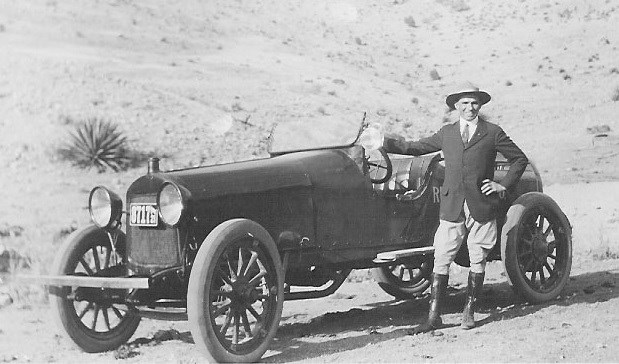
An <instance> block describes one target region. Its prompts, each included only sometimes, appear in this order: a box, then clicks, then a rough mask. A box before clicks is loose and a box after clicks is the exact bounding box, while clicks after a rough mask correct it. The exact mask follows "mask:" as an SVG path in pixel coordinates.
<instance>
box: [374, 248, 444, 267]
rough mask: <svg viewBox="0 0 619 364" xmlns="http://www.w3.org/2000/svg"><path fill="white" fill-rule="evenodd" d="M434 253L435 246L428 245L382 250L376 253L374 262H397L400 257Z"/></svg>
mask: <svg viewBox="0 0 619 364" xmlns="http://www.w3.org/2000/svg"><path fill="white" fill-rule="evenodd" d="M427 254H434V247H433V246H426V247H423V248H411V249H402V250H394V251H390V252H382V253H378V254H376V258H375V259H374V263H377V264H380V263H390V262H395V261H396V260H398V259H401V258H406V257H412V256H415V255H427Z"/></svg>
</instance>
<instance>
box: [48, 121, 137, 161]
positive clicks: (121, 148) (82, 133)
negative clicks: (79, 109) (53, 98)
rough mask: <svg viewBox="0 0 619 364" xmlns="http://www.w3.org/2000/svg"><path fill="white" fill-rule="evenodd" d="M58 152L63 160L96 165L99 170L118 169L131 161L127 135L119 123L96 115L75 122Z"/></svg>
mask: <svg viewBox="0 0 619 364" xmlns="http://www.w3.org/2000/svg"><path fill="white" fill-rule="evenodd" d="M59 152H60V155H61V157H62V158H63V159H64V160H68V161H70V162H72V163H73V164H75V165H78V166H80V167H82V168H89V169H90V168H92V167H96V168H97V170H98V171H99V172H103V171H105V170H106V169H108V168H109V169H112V170H114V171H118V170H121V169H124V168H126V167H127V166H128V165H129V163H130V157H129V148H128V147H127V138H126V137H125V136H124V135H123V133H122V131H120V130H118V125H116V124H115V123H113V122H111V121H106V120H101V119H99V118H89V119H88V120H86V121H85V122H83V123H80V124H78V125H77V126H76V128H75V131H74V132H73V133H69V140H68V141H67V142H66V143H65V144H64V145H63V146H62V147H60V149H59Z"/></svg>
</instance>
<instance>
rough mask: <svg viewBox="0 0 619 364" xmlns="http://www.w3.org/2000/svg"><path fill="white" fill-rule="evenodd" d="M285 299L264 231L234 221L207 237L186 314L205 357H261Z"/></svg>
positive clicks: (249, 359)
mask: <svg viewBox="0 0 619 364" xmlns="http://www.w3.org/2000/svg"><path fill="white" fill-rule="evenodd" d="M283 300H284V274H283V268H282V265H281V261H280V257H279V253H278V251H277V248H276V246H275V243H274V241H273V239H272V238H271V236H270V235H269V234H268V233H267V232H266V230H264V229H263V228H262V227H261V226H260V225H258V224H257V223H255V222H253V221H250V220H245V219H235V220H230V221H227V222H225V223H223V224H221V225H220V226H218V227H217V228H215V229H214V230H213V231H212V232H211V233H210V234H209V235H208V236H207V238H206V239H205V240H204V242H203V243H202V246H201V247H200V249H199V251H198V254H197V256H196V260H195V262H194V266H193V269H192V272H191V275H190V278H189V291H188V296H187V314H188V317H189V322H190V325H191V333H192V335H193V338H194V341H195V342H196V345H198V347H199V348H200V349H201V350H202V351H203V352H204V353H205V354H206V355H207V357H208V358H209V359H211V360H212V361H217V362H255V361H257V360H259V359H260V357H261V356H262V355H263V354H264V352H265V351H266V350H267V348H268V345H269V344H270V342H271V340H272V339H273V337H274V336H275V332H276V331H277V327H278V325H279V320H280V318H281V313H282V307H283Z"/></svg>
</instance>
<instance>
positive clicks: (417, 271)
mask: <svg viewBox="0 0 619 364" xmlns="http://www.w3.org/2000/svg"><path fill="white" fill-rule="evenodd" d="M433 266H434V261H433V259H432V257H430V258H428V259H426V260H424V261H421V262H419V263H416V264H394V265H388V266H382V267H377V268H373V269H372V275H373V276H374V279H376V281H377V282H378V285H379V286H380V288H382V289H383V291H385V292H387V293H388V294H390V295H392V296H393V297H395V298H397V299H401V300H408V299H414V298H416V297H418V296H420V295H421V294H422V293H423V292H424V291H425V290H426V289H427V288H428V287H430V276H431V274H432V268H433Z"/></svg>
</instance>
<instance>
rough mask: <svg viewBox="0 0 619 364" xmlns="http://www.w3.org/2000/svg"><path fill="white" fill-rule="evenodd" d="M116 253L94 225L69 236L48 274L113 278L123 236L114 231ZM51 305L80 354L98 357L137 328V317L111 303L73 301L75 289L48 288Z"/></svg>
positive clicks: (118, 270) (118, 271)
mask: <svg viewBox="0 0 619 364" xmlns="http://www.w3.org/2000/svg"><path fill="white" fill-rule="evenodd" d="M118 234H119V235H118V240H117V249H116V253H114V252H113V250H112V249H111V245H110V241H109V238H108V236H107V233H106V232H105V231H104V230H103V229H100V228H98V227H96V226H94V225H90V226H87V227H86V228H84V229H80V230H77V231H75V232H74V233H72V234H71V235H70V236H69V238H68V239H67V241H66V243H65V244H64V245H63V247H62V249H61V251H60V254H58V255H57V257H56V259H55V260H54V264H53V268H52V274H55V275H86V276H104V277H114V276H119V275H120V274H124V269H123V268H122V267H123V266H122V265H121V264H118V263H119V262H120V263H122V256H120V252H124V251H125V250H124V249H125V235H124V233H123V232H122V231H118ZM51 291H52V295H51V296H50V298H51V303H52V306H53V308H54V310H53V311H54V316H55V319H56V321H57V323H58V324H59V325H60V326H61V327H62V328H64V331H65V332H66V333H67V334H68V335H69V337H70V338H71V339H72V340H73V342H75V344H77V346H79V347H80V348H81V349H82V350H84V351H86V352H88V353H99V352H104V351H108V350H113V349H116V348H118V347H119V346H120V345H122V344H124V343H126V342H127V341H128V340H129V338H131V336H132V335H133V333H134V332H135V330H136V329H137V328H138V325H139V324H140V316H138V315H136V314H135V313H134V312H132V311H131V310H126V309H124V307H120V308H119V306H118V305H116V304H113V303H97V302H89V301H77V300H75V299H74V298H72V297H73V295H75V293H76V292H77V290H76V287H61V288H52V289H51Z"/></svg>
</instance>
